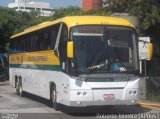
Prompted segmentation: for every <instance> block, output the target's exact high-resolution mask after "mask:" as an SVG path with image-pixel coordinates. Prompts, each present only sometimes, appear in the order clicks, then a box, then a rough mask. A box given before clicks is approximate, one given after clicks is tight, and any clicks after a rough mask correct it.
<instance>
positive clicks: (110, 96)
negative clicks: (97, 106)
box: [103, 94, 115, 100]
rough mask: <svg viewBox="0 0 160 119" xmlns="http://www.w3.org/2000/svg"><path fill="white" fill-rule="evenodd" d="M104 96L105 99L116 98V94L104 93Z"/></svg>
mask: <svg viewBox="0 0 160 119" xmlns="http://www.w3.org/2000/svg"><path fill="white" fill-rule="evenodd" d="M103 98H104V100H114V99H115V94H104V95H103Z"/></svg>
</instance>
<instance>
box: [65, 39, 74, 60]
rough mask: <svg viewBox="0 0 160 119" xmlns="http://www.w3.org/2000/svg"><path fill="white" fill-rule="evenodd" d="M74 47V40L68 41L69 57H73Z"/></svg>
mask: <svg viewBox="0 0 160 119" xmlns="http://www.w3.org/2000/svg"><path fill="white" fill-rule="evenodd" d="M73 48H74V44H73V41H69V42H67V57H68V58H73V54H74V53H73Z"/></svg>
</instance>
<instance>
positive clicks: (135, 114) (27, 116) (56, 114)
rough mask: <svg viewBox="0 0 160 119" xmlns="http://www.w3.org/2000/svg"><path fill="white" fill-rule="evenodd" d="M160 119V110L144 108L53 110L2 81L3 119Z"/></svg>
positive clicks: (0, 111)
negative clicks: (18, 93)
mask: <svg viewBox="0 0 160 119" xmlns="http://www.w3.org/2000/svg"><path fill="white" fill-rule="evenodd" d="M98 118H99V119H159V118H160V110H159V109H149V108H143V107H141V106H138V105H136V106H115V107H112V108H111V107H107V106H104V107H86V108H69V107H66V106H61V108H60V111H55V110H54V109H53V108H51V107H50V103H49V101H48V100H46V99H43V98H40V97H37V96H34V95H31V94H27V93H26V94H25V96H24V97H20V96H18V95H16V93H15V89H14V88H12V87H11V86H10V85H9V83H8V82H0V119H98Z"/></svg>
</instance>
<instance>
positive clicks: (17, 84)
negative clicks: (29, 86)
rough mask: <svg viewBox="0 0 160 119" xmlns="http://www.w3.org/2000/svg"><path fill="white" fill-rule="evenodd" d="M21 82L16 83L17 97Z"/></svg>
mask: <svg viewBox="0 0 160 119" xmlns="http://www.w3.org/2000/svg"><path fill="white" fill-rule="evenodd" d="M18 88H19V80H18V81H16V93H17V95H19V89H18Z"/></svg>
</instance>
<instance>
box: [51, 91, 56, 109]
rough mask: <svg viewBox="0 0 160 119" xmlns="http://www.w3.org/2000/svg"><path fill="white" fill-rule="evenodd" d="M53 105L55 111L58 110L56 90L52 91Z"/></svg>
mask: <svg viewBox="0 0 160 119" xmlns="http://www.w3.org/2000/svg"><path fill="white" fill-rule="evenodd" d="M51 103H52V107H53V108H54V109H55V110H58V104H57V92H56V88H53V89H52V91H51Z"/></svg>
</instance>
